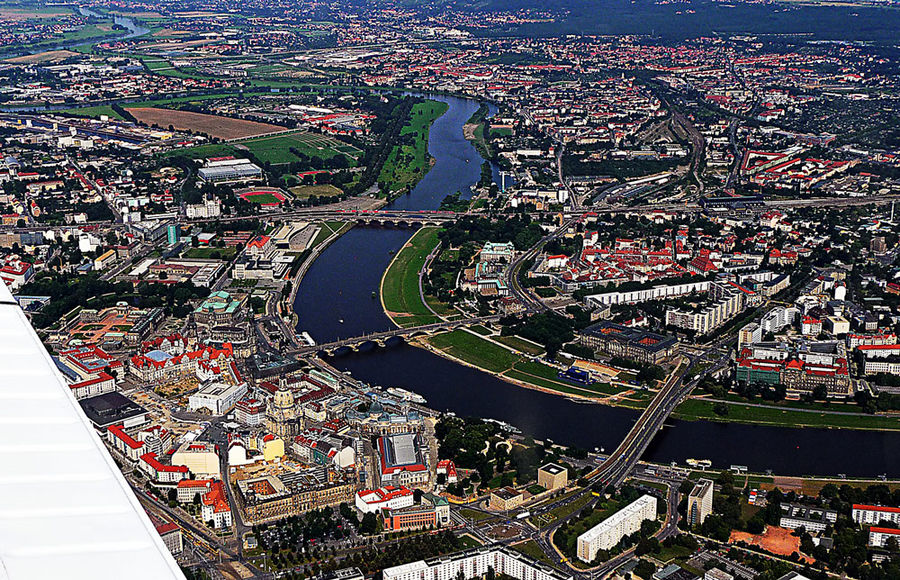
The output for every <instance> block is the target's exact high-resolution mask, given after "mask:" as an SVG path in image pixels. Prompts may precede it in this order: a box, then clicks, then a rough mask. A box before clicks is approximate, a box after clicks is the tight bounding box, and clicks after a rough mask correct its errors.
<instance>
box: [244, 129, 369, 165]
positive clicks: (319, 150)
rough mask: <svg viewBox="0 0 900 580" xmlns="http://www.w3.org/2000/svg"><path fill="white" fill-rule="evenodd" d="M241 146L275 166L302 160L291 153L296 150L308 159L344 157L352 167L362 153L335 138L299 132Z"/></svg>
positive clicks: (248, 140)
mask: <svg viewBox="0 0 900 580" xmlns="http://www.w3.org/2000/svg"><path fill="white" fill-rule="evenodd" d="M240 145H241V146H243V147H246V148H247V149H249V150H250V152H251V153H253V154H254V155H255V156H256V157H257V158H258V159H259V160H260V161H262V162H263V163H265V162H267V161H268V162H269V163H273V164H280V163H291V162H293V161H299V160H300V158H299V157H297V156H296V155H294V153H293V152H291V149H292V148H293V149H296V150H297V151H299V152H300V153H302V154H303V155H306V156H307V157H318V158H320V159H331V158H332V157H336V156H338V155H344V156H345V157H346V158H347V161H348V163H349V164H350V165H354V163H355V162H356V158H357V157H358V156H359V155H360V154H362V151H360V150H359V149H357V148H356V147H353V146H352V145H348V144H346V143H343V142H341V141H338V140H337V139H335V138H333V137H329V136H327V135H320V134H318V133H309V132H306V131H298V132H296V133H286V134H283V135H274V136H271V137H258V138H256V139H247V140H245V141H241V142H240Z"/></svg>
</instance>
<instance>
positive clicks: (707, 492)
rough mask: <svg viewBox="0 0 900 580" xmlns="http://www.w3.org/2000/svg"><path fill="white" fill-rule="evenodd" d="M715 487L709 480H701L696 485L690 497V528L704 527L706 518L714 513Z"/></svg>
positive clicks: (688, 511)
mask: <svg viewBox="0 0 900 580" xmlns="http://www.w3.org/2000/svg"><path fill="white" fill-rule="evenodd" d="M713 487H714V486H713V482H712V480H709V479H701V480H699V481H697V483H696V484H694V488H693V489H692V490H691V493H690V494H689V495H688V504H687V522H688V525H689V526H691V527H694V526H700V525H702V524H703V522H704V520H706V517H707V516H708V515H709V514H711V513H712V507H713Z"/></svg>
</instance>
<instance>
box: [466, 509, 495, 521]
mask: <svg viewBox="0 0 900 580" xmlns="http://www.w3.org/2000/svg"><path fill="white" fill-rule="evenodd" d="M459 515H461V516H462V517H464V518H467V519H470V520H474V521H476V522H481V521H484V520H487V519H490V518H492V517H494V516H492V515H490V514H486V513H484V512H480V511H477V510H470V509H468V508H462V509H460V510H459Z"/></svg>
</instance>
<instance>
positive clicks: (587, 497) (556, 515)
mask: <svg viewBox="0 0 900 580" xmlns="http://www.w3.org/2000/svg"><path fill="white" fill-rule="evenodd" d="M591 499H593V496H592V495H591V494H589V493H586V494H584V495H583V496H581V497H579V498H578V499H576V500H575V501H572V502H569V503H567V504H564V505H561V506H559V507H558V508H555V509H552V510H550V511H549V512H547V513H545V514H541V515H540V516H534V517H532V518H531V522H532V523H533V524H534V525H536V526H540V527H542V528H543V527H546V526H550V525H553V524H555V523H556V522H558V521H559V520H561V519H562V518H564V517H566V516H568V515H570V514H573V513H575V512H576V511H578V510H580V509H581V508H582V507H584V506H586V505H587V503H588V502H589V501H591Z"/></svg>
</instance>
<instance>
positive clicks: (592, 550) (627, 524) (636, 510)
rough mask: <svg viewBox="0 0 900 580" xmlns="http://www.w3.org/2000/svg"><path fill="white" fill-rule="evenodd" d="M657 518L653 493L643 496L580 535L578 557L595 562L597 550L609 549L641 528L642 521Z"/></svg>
mask: <svg viewBox="0 0 900 580" xmlns="http://www.w3.org/2000/svg"><path fill="white" fill-rule="evenodd" d="M655 519H656V498H655V497H654V496H652V495H643V496H641V497H640V498H638V499H637V500H635V501H633V502H632V503H630V504H628V505H627V506H625V507H624V508H622V509H620V510H619V511H617V512H616V513H614V514H613V515H611V516H610V517H608V518H606V519H605V520H603V521H602V522H600V523H599V524H597V525H596V526H594V527H593V528H591V529H589V530H588V531H586V532H584V533H583V534H581V535H580V536H578V539H577V545H578V559H579V560H581V561H582V562H593V561H594V558H596V557H597V552H599V551H600V550H609V549H610V548H612V547H614V546H615V545H616V544H618V543H619V542H620V541H621V540H622V538H624V537H625V536H629V535H631V534H633V533H635V532H637V531H638V530H640V529H641V523H642V522H644V521H645V520H655Z"/></svg>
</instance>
